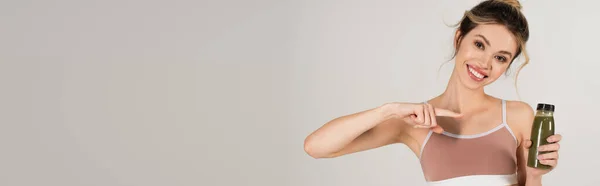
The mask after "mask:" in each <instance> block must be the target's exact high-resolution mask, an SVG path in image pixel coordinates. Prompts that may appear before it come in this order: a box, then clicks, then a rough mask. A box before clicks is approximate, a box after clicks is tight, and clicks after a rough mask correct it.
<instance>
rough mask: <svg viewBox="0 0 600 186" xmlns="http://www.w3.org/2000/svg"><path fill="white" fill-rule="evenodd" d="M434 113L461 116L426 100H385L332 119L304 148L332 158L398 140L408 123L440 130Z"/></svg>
mask: <svg viewBox="0 0 600 186" xmlns="http://www.w3.org/2000/svg"><path fill="white" fill-rule="evenodd" d="M436 115H437V116H452V117H458V116H460V114H457V113H454V112H451V111H448V110H444V109H437V108H433V107H432V106H431V105H428V104H412V103H388V104H385V105H382V106H380V107H377V108H374V109H370V110H366V111H362V112H359V113H354V114H351V115H346V116H342V117H339V118H336V119H334V120H331V121H330V122H328V123H326V124H325V125H323V126H322V127H320V128H319V129H317V130H316V131H314V132H313V133H312V134H310V135H309V136H308V137H307V138H306V140H305V141H304V151H306V153H308V154H309V155H310V156H312V157H314V158H331V157H337V156H341V155H345V154H349V153H354V152H358V151H364V150H368V149H373V148H377V147H381V146H384V145H388V144H392V143H401V142H402V139H406V138H404V136H405V135H406V132H407V131H408V130H410V129H412V128H411V126H417V127H420V128H433V130H434V131H438V132H440V131H441V130H442V129H441V128H440V127H439V126H438V125H437V123H436V119H435V116H436ZM407 124H408V125H407Z"/></svg>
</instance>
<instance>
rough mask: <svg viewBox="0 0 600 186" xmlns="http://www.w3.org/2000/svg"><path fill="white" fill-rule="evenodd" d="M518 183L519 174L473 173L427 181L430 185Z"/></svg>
mask: <svg viewBox="0 0 600 186" xmlns="http://www.w3.org/2000/svg"><path fill="white" fill-rule="evenodd" d="M514 184H517V175H516V174H509V175H472V176H461V177H456V178H450V179H446V180H440V181H432V182H427V185H430V186H475V185H477V186H480V185H490V186H496V185H498V186H500V185H514Z"/></svg>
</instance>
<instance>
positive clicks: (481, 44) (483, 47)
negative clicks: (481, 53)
mask: <svg viewBox="0 0 600 186" xmlns="http://www.w3.org/2000/svg"><path fill="white" fill-rule="evenodd" d="M475 46H476V47H477V48H479V49H485V46H483V43H482V42H480V41H475Z"/></svg>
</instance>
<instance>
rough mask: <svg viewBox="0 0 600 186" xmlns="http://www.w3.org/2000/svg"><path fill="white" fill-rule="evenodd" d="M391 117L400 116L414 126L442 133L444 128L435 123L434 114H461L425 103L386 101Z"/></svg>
mask: <svg viewBox="0 0 600 186" xmlns="http://www.w3.org/2000/svg"><path fill="white" fill-rule="evenodd" d="M386 105H387V107H388V108H390V110H391V114H392V115H393V116H392V117H398V118H401V119H402V120H403V121H404V122H405V123H406V124H408V125H412V126H413V127H414V128H431V129H432V130H433V132H436V133H442V132H443V131H444V129H442V127H440V126H439V125H438V124H437V120H436V116H443V117H453V118H459V117H461V116H462V115H461V114H459V113H456V112H452V111H450V110H446V109H440V108H434V107H433V106H432V105H430V104H427V103H421V104H415V103H388V104H386Z"/></svg>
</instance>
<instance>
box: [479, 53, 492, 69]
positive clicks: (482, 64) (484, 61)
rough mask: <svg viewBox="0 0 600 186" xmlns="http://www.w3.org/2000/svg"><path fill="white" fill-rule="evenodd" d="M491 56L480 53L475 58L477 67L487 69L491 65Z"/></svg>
mask: <svg viewBox="0 0 600 186" xmlns="http://www.w3.org/2000/svg"><path fill="white" fill-rule="evenodd" d="M492 59H493V58H492V57H491V56H488V55H487V54H484V55H481V56H480V57H479V58H478V59H477V61H476V62H477V65H479V68H482V69H484V70H489V69H490V68H491V66H492Z"/></svg>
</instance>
